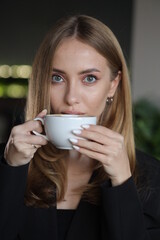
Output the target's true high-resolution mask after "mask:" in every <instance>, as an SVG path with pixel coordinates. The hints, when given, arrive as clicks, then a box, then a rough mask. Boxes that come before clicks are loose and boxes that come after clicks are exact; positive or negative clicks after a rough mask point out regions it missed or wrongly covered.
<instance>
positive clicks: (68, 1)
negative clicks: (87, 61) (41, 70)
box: [0, 0, 132, 65]
mask: <svg viewBox="0 0 160 240" xmlns="http://www.w3.org/2000/svg"><path fill="white" fill-rule="evenodd" d="M0 10H1V11H0V26H1V27H0V65H1V64H4V63H6V64H9V65H10V64H31V63H32V61H33V56H34V55H35V52H36V50H37V47H38V46H39V44H40V42H41V40H42V38H43V36H44V35H45V33H46V32H47V31H48V30H49V28H50V27H51V26H52V24H53V23H54V22H55V21H56V20H57V19H58V18H60V17H63V16H64V15H68V14H74V13H80V14H87V15H91V16H93V17H96V18H98V19H99V20H102V21H103V22H104V23H106V24H107V25H108V26H109V27H110V28H111V29H112V30H113V32H114V33H115V34H116V36H117V37H118V39H119V41H120V43H121V46H122V48H123V50H124V52H125V55H126V57H127V60H128V59H129V56H130V51H129V50H130V41H131V25H132V24H131V21H132V0H121V1H119V0H81V1H80V0H79V1H78V0H77V1H76V0H45V1H43V2H41V1H34V0H32V1H22V0H15V1H10V0H1V5H0Z"/></svg>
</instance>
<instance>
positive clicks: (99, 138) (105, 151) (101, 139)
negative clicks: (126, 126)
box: [70, 125, 131, 186]
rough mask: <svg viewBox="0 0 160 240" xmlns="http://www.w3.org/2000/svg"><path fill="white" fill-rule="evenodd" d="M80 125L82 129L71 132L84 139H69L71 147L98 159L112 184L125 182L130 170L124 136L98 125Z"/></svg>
mask: <svg viewBox="0 0 160 240" xmlns="http://www.w3.org/2000/svg"><path fill="white" fill-rule="evenodd" d="M82 127H83V130H74V131H73V133H74V134H75V135H77V136H79V137H82V138H85V139H84V140H83V139H78V140H77V139H75V138H74V139H70V141H71V143H72V144H73V148H74V149H76V150H77V151H78V152H80V153H81V154H85V155H86V156H88V157H90V158H93V159H96V160H98V161H100V162H101V163H102V164H103V166H104V169H105V171H106V172H107V174H108V176H109V178H110V179H111V183H112V186H117V185H120V184H122V183H123V182H125V181H126V180H127V179H128V178H129V177H130V176H131V170H130V164H129V159H128V155H127V152H126V148H125V144H124V137H123V136H122V135H120V134H119V133H117V132H114V131H112V130H110V129H108V128H106V127H103V126H99V125H83V126H82Z"/></svg>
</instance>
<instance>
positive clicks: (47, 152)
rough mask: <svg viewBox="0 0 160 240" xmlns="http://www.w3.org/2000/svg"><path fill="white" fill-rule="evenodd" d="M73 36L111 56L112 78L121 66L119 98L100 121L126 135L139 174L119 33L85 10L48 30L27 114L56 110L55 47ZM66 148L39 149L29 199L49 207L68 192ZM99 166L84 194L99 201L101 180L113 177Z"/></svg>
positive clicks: (31, 83)
mask: <svg viewBox="0 0 160 240" xmlns="http://www.w3.org/2000/svg"><path fill="white" fill-rule="evenodd" d="M71 37H72V38H76V39H78V40H80V41H82V42H84V43H86V44H89V45H90V46H92V47H93V48H94V49H96V50H97V52H99V53H100V54H101V55H102V56H104V57H105V58H106V59H107V62H108V63H109V67H110V70H111V74H112V79H114V78H115V77H116V76H117V74H118V72H119V71H120V72H121V81H120V83H119V86H118V89H117V91H116V93H115V95H114V101H113V103H112V104H111V105H110V106H108V105H107V104H106V108H105V109H104V112H103V113H102V115H101V118H100V123H99V124H101V125H103V126H105V127H108V128H110V129H112V130H114V131H116V132H118V133H120V134H122V135H123V137H124V141H125V146H126V150H127V153H128V157H129V161H130V168H131V172H132V174H134V170H135V145H134V134H133V124H132V102H131V92H130V81H129V75H128V69H127V66H126V62H125V58H124V56H123V53H122V50H121V47H120V45H119V43H118V41H117V39H116V37H115V36H114V34H113V33H112V31H111V30H110V29H109V28H108V27H107V26H106V25H104V24H103V23H102V22H100V21H99V20H97V19H95V18H92V17H89V16H85V15H76V16H71V17H68V18H64V19H61V20H59V21H58V22H57V23H56V24H55V26H54V27H53V28H52V29H51V31H50V32H49V33H48V34H47V36H46V37H45V39H44V41H43V42H42V44H41V46H40V48H39V50H38V52H37V55H36V57H35V60H34V63H33V71H32V76H31V78H30V81H29V92H28V99H27V106H26V120H30V119H33V118H35V116H37V114H38V113H39V112H40V111H42V109H44V108H46V109H47V110H48V113H51V106H50V96H49V95H50V94H49V92H50V84H51V80H50V79H51V68H52V65H51V64H52V60H53V56H54V52H55V50H56V49H57V47H58V46H59V44H60V43H61V42H62V41H64V40H65V39H67V38H71ZM64 154H66V151H62V150H58V149H56V148H55V147H54V146H53V145H52V144H50V143H48V144H47V145H46V146H44V147H41V148H40V149H39V150H38V151H37V152H36V154H35V156H34V158H33V159H32V161H31V163H30V167H29V173H28V184H27V190H26V204H28V205H32V206H33V205H35V206H40V207H49V206H52V205H54V204H55V203H56V201H59V200H62V199H63V198H64V194H65V188H66V181H67V177H66V166H65V161H63V156H64ZM95 168H96V169H97V170H96V171H97V174H96V176H95V179H94V181H93V182H92V183H91V184H87V185H86V186H84V188H85V191H84V193H85V194H83V195H84V196H85V198H86V199H87V200H88V201H90V202H93V203H97V202H98V198H99V193H98V189H99V184H100V183H101V182H103V181H104V180H105V179H106V178H107V177H108V176H107V174H106V173H105V171H104V170H103V167H102V166H101V164H99V163H97V164H96V166H95ZM84 188H83V189H84ZM55 196H56V197H55Z"/></svg>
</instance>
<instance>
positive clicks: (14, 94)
mask: <svg viewBox="0 0 160 240" xmlns="http://www.w3.org/2000/svg"><path fill="white" fill-rule="evenodd" d="M6 91H7V96H8V97H11V98H24V97H26V88H25V86H22V85H19V84H10V85H9V86H8V87H7V90H6Z"/></svg>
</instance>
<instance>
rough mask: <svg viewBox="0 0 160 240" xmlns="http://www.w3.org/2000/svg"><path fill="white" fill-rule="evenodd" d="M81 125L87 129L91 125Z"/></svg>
mask: <svg viewBox="0 0 160 240" xmlns="http://www.w3.org/2000/svg"><path fill="white" fill-rule="evenodd" d="M81 127H82V128H86V129H87V128H89V127H90V126H89V125H88V124H83V125H82V126H81Z"/></svg>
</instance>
